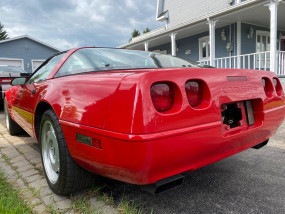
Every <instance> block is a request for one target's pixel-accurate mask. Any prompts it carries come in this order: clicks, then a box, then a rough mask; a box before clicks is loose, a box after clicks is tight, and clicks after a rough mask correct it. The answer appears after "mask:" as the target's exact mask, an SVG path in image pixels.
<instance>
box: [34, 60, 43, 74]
mask: <svg viewBox="0 0 285 214" xmlns="http://www.w3.org/2000/svg"><path fill="white" fill-rule="evenodd" d="M44 61H45V60H44V59H32V65H33V72H34V71H35V70H36V69H37V68H38V67H39V66H40V65H41V64H42V63H43V62H44Z"/></svg>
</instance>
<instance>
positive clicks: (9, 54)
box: [0, 38, 58, 73]
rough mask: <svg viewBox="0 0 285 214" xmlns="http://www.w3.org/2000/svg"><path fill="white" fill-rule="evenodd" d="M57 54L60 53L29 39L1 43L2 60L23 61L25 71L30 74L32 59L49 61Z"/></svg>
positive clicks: (0, 56) (0, 53)
mask: <svg viewBox="0 0 285 214" xmlns="http://www.w3.org/2000/svg"><path fill="white" fill-rule="evenodd" d="M56 52H58V51H57V50H54V49H52V48H49V47H47V46H44V45H42V44H40V43H38V42H35V41H33V40H30V39H28V38H22V39H17V40H12V41H9V42H5V43H0V58H18V59H23V60H24V69H25V71H27V72H29V73H31V72H32V59H47V58H48V57H50V56H51V55H53V54H55V53H56ZM28 63H29V68H28V67H27V65H28Z"/></svg>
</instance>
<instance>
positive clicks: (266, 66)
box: [199, 51, 285, 77]
mask: <svg viewBox="0 0 285 214" xmlns="http://www.w3.org/2000/svg"><path fill="white" fill-rule="evenodd" d="M199 62H200V63H201V64H204V65H210V61H209V60H203V61H199ZM215 63H216V67H217V68H242V69H256V70H266V71H270V52H269V51H265V52H259V53H251V54H244V55H238V56H229V57H222V58H216V59H215ZM277 68H278V69H277V73H276V75H277V76H279V77H285V51H278V62H277Z"/></svg>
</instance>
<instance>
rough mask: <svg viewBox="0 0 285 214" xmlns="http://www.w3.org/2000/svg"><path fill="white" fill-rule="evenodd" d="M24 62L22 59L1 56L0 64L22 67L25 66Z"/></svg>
mask: <svg viewBox="0 0 285 214" xmlns="http://www.w3.org/2000/svg"><path fill="white" fill-rule="evenodd" d="M23 64H24V62H23V60H22V59H11V58H0V65H11V66H16V67H20V68H24V65H23Z"/></svg>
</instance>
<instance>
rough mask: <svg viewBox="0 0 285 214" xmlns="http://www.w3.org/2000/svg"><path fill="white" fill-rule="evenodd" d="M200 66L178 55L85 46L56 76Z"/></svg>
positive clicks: (72, 56) (71, 57) (70, 58)
mask: <svg viewBox="0 0 285 214" xmlns="http://www.w3.org/2000/svg"><path fill="white" fill-rule="evenodd" d="M183 67H198V66H197V64H195V63H193V62H189V61H187V60H184V59H180V58H178V57H173V56H170V55H164V54H159V53H152V52H145V51H136V50H127V49H108V48H85V49H79V50H78V51H76V52H75V53H73V54H72V55H71V56H70V57H69V58H68V60H67V61H66V62H65V63H64V65H63V66H62V67H61V69H60V70H59V71H58V72H57V74H56V75H55V77H60V76H66V75H71V74H78V73H85V72H94V71H95V72H96V71H110V70H125V69H146V68H183Z"/></svg>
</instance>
